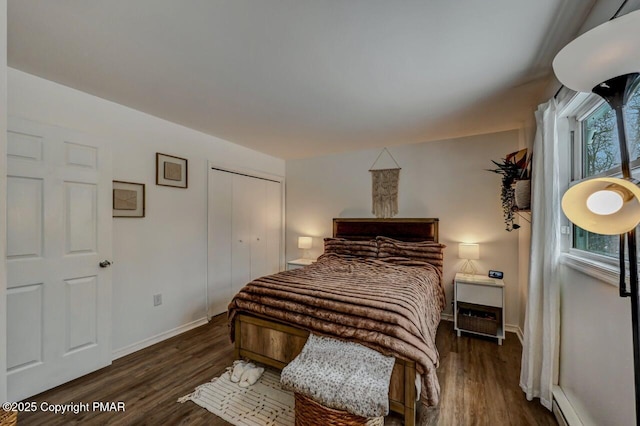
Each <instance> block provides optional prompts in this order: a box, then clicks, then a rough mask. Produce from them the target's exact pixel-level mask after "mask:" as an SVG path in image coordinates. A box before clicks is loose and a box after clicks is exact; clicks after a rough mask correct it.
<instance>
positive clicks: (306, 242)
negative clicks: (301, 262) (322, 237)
mask: <svg viewBox="0 0 640 426" xmlns="http://www.w3.org/2000/svg"><path fill="white" fill-rule="evenodd" d="M312 245H313V238H311V237H298V248H299V249H301V250H302V258H303V259H306V258H307V256H308V251H307V250H309V249H310V248H311V246H312Z"/></svg>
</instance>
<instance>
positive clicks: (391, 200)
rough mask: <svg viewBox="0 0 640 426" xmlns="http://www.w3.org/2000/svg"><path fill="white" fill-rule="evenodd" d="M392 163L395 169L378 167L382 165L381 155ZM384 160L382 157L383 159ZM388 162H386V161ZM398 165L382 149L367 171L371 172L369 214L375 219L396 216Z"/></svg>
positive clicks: (391, 156)
mask: <svg viewBox="0 0 640 426" xmlns="http://www.w3.org/2000/svg"><path fill="white" fill-rule="evenodd" d="M385 153H386V154H387V156H388V157H389V158H390V159H391V160H392V161H393V164H395V167H388V166H382V165H381V166H379V167H378V168H376V164H378V163H381V164H383V163H382V159H381V157H382V154H385ZM383 158H384V157H383ZM387 162H388V160H387ZM400 170H401V168H400V165H398V162H397V161H396V159H395V158H393V155H391V153H390V152H389V150H388V149H387V148H384V149H383V150H382V151H380V154H378V157H377V158H376V161H374V162H373V164H372V165H371V168H369V171H370V172H371V195H372V197H373V205H372V209H371V213H373V215H374V216H375V217H377V218H389V217H393V216H395V215H397V214H398V181H399V180H400Z"/></svg>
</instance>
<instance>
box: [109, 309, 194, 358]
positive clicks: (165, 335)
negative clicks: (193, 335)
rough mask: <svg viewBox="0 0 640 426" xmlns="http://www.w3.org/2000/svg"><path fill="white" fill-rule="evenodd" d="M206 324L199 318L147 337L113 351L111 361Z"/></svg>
mask: <svg viewBox="0 0 640 426" xmlns="http://www.w3.org/2000/svg"><path fill="white" fill-rule="evenodd" d="M206 323H207V319H206V318H200V319H198V320H195V321H192V322H190V323H187V324H184V325H181V326H180V327H176V328H174V329H171V330H167V331H165V332H162V333H160V334H156V335H155V336H152V337H149V338H147V339H144V340H141V341H139V342H137V343H134V344H132V345H129V346H125V347H124V348H120V349H116V350H115V351H113V354H112V357H113V358H112V360H113V361H115V360H116V359H118V358H122V357H123V356H127V355H129V354H132V353H134V352H137V351H139V350H141V349H144V348H147V347H149V346H151V345H155V344H156V343H159V342H162V341H163V340H167V339H169V338H171V337H174V336H177V335H178V334H182V333H184V332H186V331H189V330H192V329H194V328H196V327H200V326H201V325H205V324H206Z"/></svg>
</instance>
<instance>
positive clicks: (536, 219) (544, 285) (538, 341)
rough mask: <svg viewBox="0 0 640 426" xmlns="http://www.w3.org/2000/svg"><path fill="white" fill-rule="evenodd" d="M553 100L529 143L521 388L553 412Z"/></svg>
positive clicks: (542, 109)
mask: <svg viewBox="0 0 640 426" xmlns="http://www.w3.org/2000/svg"><path fill="white" fill-rule="evenodd" d="M556 115H557V114H556V101H555V99H553V98H552V99H551V100H549V101H548V102H546V103H544V104H541V105H540V106H538V110H537V111H536V123H537V130H536V136H535V139H534V142H533V170H532V176H531V178H532V182H531V184H532V188H533V189H532V194H531V196H532V201H531V206H532V207H531V259H530V263H529V291H528V298H527V311H526V316H525V323H524V347H523V350H522V365H521V371H520V387H521V388H522V390H524V392H525V393H526V395H527V399H528V400H531V399H533V398H540V402H542V405H544V406H545V407H547V408H548V409H551V401H552V391H553V385H554V384H556V383H557V381H558V362H557V360H558V351H559V330H560V290H559V277H558V265H559V255H560V188H559V177H558V175H559V170H560V169H559V164H558V162H559V161H558V146H557V145H558V134H557V117H556Z"/></svg>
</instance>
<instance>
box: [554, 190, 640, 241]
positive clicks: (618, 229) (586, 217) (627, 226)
mask: <svg viewBox="0 0 640 426" xmlns="http://www.w3.org/2000/svg"><path fill="white" fill-rule="evenodd" d="M602 191H606V192H614V193H616V194H618V197H617V198H616V197H615V196H613V197H612V198H611V200H612V202H614V203H617V200H619V199H622V205H621V206H620V207H619V208H618V205H604V204H602V203H594V202H593V200H594V198H593V197H594V196H595V194H597V193H599V192H602ZM589 200H591V203H589ZM600 201H603V199H602V198H601V199H600ZM590 204H591V205H590ZM616 208H617V210H616ZM594 210H595V211H594ZM562 211H564V214H565V215H566V216H567V218H568V219H569V220H570V221H571V222H573V223H575V224H576V225H578V226H579V227H580V228H582V229H586V230H587V231H589V232H594V233H596V234H603V235H617V234H624V233H625V232H628V231H631V230H632V229H633V228H635V227H636V226H637V225H638V223H640V188H639V187H638V185H637V182H636V181H633V180H628V179H620V178H595V179H589V180H586V181H584V182H580V183H579V184H577V185H574V186H572V187H571V188H569V189H568V190H567V192H565V194H564V196H563V197H562Z"/></svg>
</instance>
